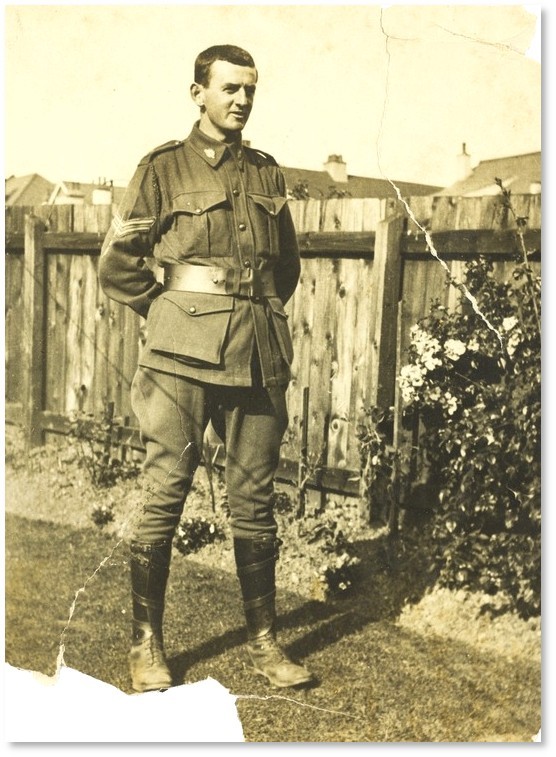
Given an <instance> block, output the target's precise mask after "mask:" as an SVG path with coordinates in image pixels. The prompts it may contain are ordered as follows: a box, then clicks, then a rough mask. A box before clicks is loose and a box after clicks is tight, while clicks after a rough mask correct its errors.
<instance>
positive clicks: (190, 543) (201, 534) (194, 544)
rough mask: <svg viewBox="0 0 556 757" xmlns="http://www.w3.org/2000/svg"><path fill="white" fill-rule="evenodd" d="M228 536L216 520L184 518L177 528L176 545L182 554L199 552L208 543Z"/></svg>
mask: <svg viewBox="0 0 556 757" xmlns="http://www.w3.org/2000/svg"><path fill="white" fill-rule="evenodd" d="M225 538H226V535H225V533H224V531H223V529H222V528H221V527H220V526H219V525H218V524H217V523H215V522H213V521H209V520H207V519H206V518H204V517H202V516H201V517H197V518H182V519H181V521H180V522H179V525H178V527H177V529H176V536H175V538H174V545H175V547H176V549H177V550H178V551H179V552H181V553H182V555H186V556H187V555H190V554H193V553H194V552H198V551H199V550H200V549H202V548H203V547H205V546H206V545H207V544H213V543H214V542H217V541H222V540H224V539H225Z"/></svg>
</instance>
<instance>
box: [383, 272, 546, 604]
mask: <svg viewBox="0 0 556 757" xmlns="http://www.w3.org/2000/svg"><path fill="white" fill-rule="evenodd" d="M465 286H466V287H467V289H468V291H469V293H470V294H471V295H472V297H474V298H475V307H474V308H470V307H469V305H468V302H469V298H468V297H467V296H464V294H463V293H462V296H461V298H460V307H459V308H458V310H457V311H456V312H454V313H448V312H447V310H446V309H445V308H444V307H442V306H441V305H440V304H438V303H436V304H435V305H434V306H433V307H432V309H431V312H430V313H429V315H428V316H427V317H426V318H424V319H423V320H422V321H420V322H419V323H418V324H417V325H415V326H414V327H413V328H412V330H411V345H410V347H409V354H408V357H409V360H408V363H407V365H405V366H404V367H403V368H402V369H401V372H400V375H399V379H398V380H399V386H400V390H401V392H402V397H403V400H404V403H405V405H406V408H408V409H411V410H417V411H418V412H419V415H420V417H421V419H422V422H423V427H424V430H423V433H422V435H421V438H420V445H422V446H423V449H424V451H425V454H426V458H427V461H428V466H429V473H431V472H432V473H433V474H434V478H435V479H436V480H437V483H438V485H439V488H440V503H439V507H438V511H437V513H436V516H435V518H434V521H433V525H432V529H433V530H432V537H433V542H434V544H435V545H436V553H437V554H436V560H437V563H438V567H439V569H440V583H441V585H446V586H449V587H452V588H462V587H467V588H471V589H473V590H480V591H483V592H486V593H488V594H498V593H500V594H501V595H502V596H504V597H506V603H507V607H508V608H512V609H516V610H518V612H520V613H521V614H522V615H523V616H524V617H527V616H530V615H534V614H538V612H539V610H540V407H541V405H540V402H541V390H540V328H539V315H538V314H539V309H540V279H539V277H537V276H535V275H534V273H533V270H532V269H531V267H530V266H529V264H528V263H527V262H526V261H524V262H522V263H520V264H518V265H516V267H515V269H514V271H513V274H512V278H511V280H510V281H506V282H498V281H496V280H495V278H494V276H493V266H492V264H491V263H490V262H489V261H487V260H484V259H478V260H475V261H471V262H469V263H468V264H467V268H466V274H465ZM462 292H463V290H462ZM477 311H478V312H477Z"/></svg>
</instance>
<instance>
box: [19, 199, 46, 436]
mask: <svg viewBox="0 0 556 757" xmlns="http://www.w3.org/2000/svg"><path fill="white" fill-rule="evenodd" d="M44 230H45V226H44V223H43V222H42V221H41V220H40V219H39V218H37V217H36V216H34V215H33V214H31V215H28V216H26V218H25V249H24V258H23V324H22V335H23V336H22V341H23V344H22V356H23V371H22V397H21V400H22V416H23V429H24V434H25V444H26V447H27V449H28V450H29V449H31V448H33V447H37V446H39V445H41V444H42V443H43V430H42V425H41V417H40V414H41V411H42V410H43V402H44V373H45V358H46V349H45V348H46V344H45V342H46V338H45V334H46V323H45V321H46V319H45V294H44V286H45V280H46V275H45V273H46V271H45V268H46V260H45V255H44V238H43V235H44Z"/></svg>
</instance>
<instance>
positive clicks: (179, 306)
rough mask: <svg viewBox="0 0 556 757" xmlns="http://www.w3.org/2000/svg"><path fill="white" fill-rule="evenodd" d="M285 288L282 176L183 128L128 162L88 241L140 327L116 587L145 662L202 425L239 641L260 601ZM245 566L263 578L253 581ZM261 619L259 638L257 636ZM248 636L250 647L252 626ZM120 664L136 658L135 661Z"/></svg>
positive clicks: (286, 374) (288, 278)
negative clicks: (140, 469) (124, 572)
mask: <svg viewBox="0 0 556 757" xmlns="http://www.w3.org/2000/svg"><path fill="white" fill-rule="evenodd" d="M149 259H150V262H149V263H148V262H147V261H149ZM153 263H156V264H157V266H159V267H160V269H162V271H163V275H162V276H159V275H157V274H155V272H154V271H155V269H156V266H154V265H153ZM299 273H300V264H299V254H298V248H297V242H296V234H295V229H294V226H293V223H292V219H291V215H290V212H289V209H288V207H287V200H286V189H285V182H284V177H283V175H282V173H281V171H280V169H279V168H278V166H277V164H276V162H275V161H274V159H273V158H272V157H271V156H269V155H267V154H266V153H263V152H260V151H258V150H254V149H251V148H249V147H247V146H244V145H242V143H241V141H240V140H238V141H236V142H234V143H225V142H219V141H217V140H214V139H212V138H211V137H209V136H207V135H206V134H205V133H204V132H202V131H201V130H200V129H199V127H198V124H196V125H195V126H194V127H193V130H192V131H191V134H190V135H189V137H188V138H187V139H185V140H184V141H183V142H171V143H167V144H166V145H163V146H162V147H160V148H158V149H157V150H154V151H153V152H151V153H150V154H149V155H147V156H146V157H145V158H144V159H143V160H142V161H141V162H140V164H139V166H138V167H137V170H136V172H135V174H134V176H133V178H132V180H131V183H130V185H129V187H128V190H127V192H126V194H125V196H124V199H123V201H122V204H121V206H120V208H119V210H118V214H117V215H116V216H115V218H114V221H113V223H112V226H111V228H110V231H109V233H108V235H107V237H106V240H105V242H104V245H103V249H102V253H101V258H100V266H99V277H100V282H101V285H102V287H103V289H104V291H105V292H106V293H107V294H108V295H109V296H110V297H112V298H113V299H115V300H117V301H119V302H122V303H125V304H127V305H129V306H130V307H131V308H133V309H134V310H135V311H136V312H137V313H138V314H140V315H141V316H144V317H146V318H147V339H146V344H145V346H144V349H143V350H142V353H141V356H140V360H139V367H138V370H137V373H136V375H135V377H134V381H133V385H132V406H133V409H134V412H135V413H136V415H137V417H138V419H139V423H140V427H141V434H142V438H143V441H144V444H145V448H146V459H145V464H144V476H145V478H146V488H147V490H148V491H149V495H148V497H147V501H146V502H145V503H144V505H143V508H142V512H141V515H140V517H139V518H138V520H137V522H136V525H135V529H134V532H133V539H132V552H133V554H134V555H135V557H134V558H133V559H132V583H133V586H134V589H133V597H134V617H135V618H136V619H137V620H138V624H137V628H136V637H137V638H136V641H137V642H138V643H139V642H141V639H142V638H147V637H149V634H150V633H151V631H152V630H153V629H154V637H155V641H156V639H159V640H160V644H159V647H160V649H158V647H157V646H156V644H155V648H154V652H153V654H155V656H156V654H159V655H160V654H162V652H161V647H162V642H161V638H162V631H161V626H162V609H163V595H164V589H165V585H166V580H167V573H168V566H169V560H170V547H171V540H172V537H173V535H174V532H175V528H176V526H177V524H178V522H179V519H180V516H181V513H182V510H183V506H184V501H185V498H186V495H187V493H188V491H189V488H190V486H191V482H192V478H193V474H194V472H195V469H196V467H197V465H198V463H199V459H200V455H201V449H202V441H203V434H204V431H205V428H206V426H207V424H208V422H209V421H210V420H211V421H212V423H213V425H214V427H215V429H216V431H217V433H218V434H219V435H220V436H221V438H222V439H223V440H224V441H225V447H226V483H227V488H228V501H229V505H230V510H231V528H232V533H233V536H234V548H235V553H236V563H237V566H238V575H239V576H240V583H241V588H242V592H243V597H244V600H245V602H246V615H247V619H248V628H252V627H253V622H252V621H253V618H252V617H251V615H253V608H256V607H262V606H263V605H264V603H265V602H266V603H267V604H268V602H269V601H271V600H272V601H273V598H274V572H273V571H274V562H275V560H276V558H277V540H276V522H275V520H274V517H273V514H272V507H271V496H272V492H273V478H274V474H275V472H276V468H277V466H278V462H279V451H280V444H281V440H282V437H283V434H284V431H285V429H286V427H287V413H286V404H285V389H286V386H287V383H288V381H289V379H290V363H291V359H292V355H293V350H292V343H291V337H290V333H289V329H288V323H287V316H286V314H285V312H284V304H285V303H286V302H287V301H288V299H289V298H290V297H291V296H292V294H293V292H294V289H295V287H296V285H297V282H298V279H299ZM162 278H163V281H162V280H161V279H162ZM258 564H261V565H263V564H264V566H265V567H264V570H263V571H262V573H261V572H260V571H259V577H258V578H257V577H256V575H255V574H256V573H257V568H256V566H257V565H258ZM269 571H270V572H269ZM153 576H154V578H153ZM242 576H243V578H242ZM153 587H154V588H153ZM261 592H262V593H261ZM263 600H264V601H263ZM261 602H262V603H263V604H261ZM265 606H266V605H265ZM267 609H268V612H266V611H265V612H266V615H267V616H268V617H266V618H265V619H264V622H263V624H262V625H263V626H265V628H266V631H265V633H266V632H268V629H269V628H270V626H271V625H272V624H273V621H272V619H271V618H270V615H272V614H273V608H270V609H269V608H267ZM257 612H258V611H257V610H256V609H255V614H257ZM269 612H270V615H269ZM259 615H260V612H259ZM269 618H270V619H269ZM250 621H251V625H250ZM269 624H270V625H269ZM255 625H256V626H257V628H255V631H254V632H253V633H254V635H255V636H260V635H261V633H260V632H261V628H260V626H261V618H259V619H258V620H257V621H256V622H255ZM145 628H148V629H150V630H149V633H147V635H145ZM257 629H258V630H257ZM263 630H264V629H263ZM253 633H251V631H250V637H252V636H253ZM263 635H264V634H263ZM149 638H150V637H149ZM141 643H142V642H141ZM157 649H158V651H157ZM135 653H136V654H137V655H139V654H140V655H143V658H142V659H144V650H143V651H141V650H140V651H137V650H136V651H135ZM133 654H134V651H133V649H132V655H133ZM155 662H156V661H155ZM286 662H289V661H286ZM283 663H284V661H283V660H282V664H283ZM142 664H143V663H141V665H142ZM153 664H154V663H153ZM155 667H156V665H155ZM163 668H164V663H162V669H163ZM132 669H133V661H132ZM158 669H160V665H159V666H158ZM281 670H282V668H281ZM298 672H299V671H298ZM305 673H306V671H305ZM264 674H265V675H266V673H264ZM149 675H150V674H149ZM148 677H149V676H147V678H148ZM297 677H299V675H298V676H297ZM151 678H152V676H151ZM158 678H159V679H160V680H158V679H157V680H156V681H155V684H157V685H153V681H152V680H149V681H146V682H141V681H139V682H137V681H136V686H135V687H136V688H137V689H138V690H146V689H147V688H159V687H160V686H158V684H159V683H160V681H163V682H164V680H166V679H165V674H163V675H162V677H160V676H159V677H158ZM289 678H290V679H291V675H290V676H289ZM277 685H291V684H290V683H284V684H280V683H278V684H277Z"/></svg>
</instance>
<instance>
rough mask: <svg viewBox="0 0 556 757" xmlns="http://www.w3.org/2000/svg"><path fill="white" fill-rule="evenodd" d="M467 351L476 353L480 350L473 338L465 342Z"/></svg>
mask: <svg viewBox="0 0 556 757" xmlns="http://www.w3.org/2000/svg"><path fill="white" fill-rule="evenodd" d="M467 349H468V350H470V351H471V352H478V351H479V350H480V349H481V345H480V344H479V342H478V341H477V339H475V337H474V336H473V337H471V339H470V340H469V341H468V342H467Z"/></svg>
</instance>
